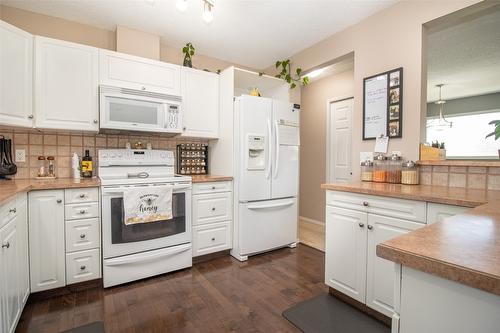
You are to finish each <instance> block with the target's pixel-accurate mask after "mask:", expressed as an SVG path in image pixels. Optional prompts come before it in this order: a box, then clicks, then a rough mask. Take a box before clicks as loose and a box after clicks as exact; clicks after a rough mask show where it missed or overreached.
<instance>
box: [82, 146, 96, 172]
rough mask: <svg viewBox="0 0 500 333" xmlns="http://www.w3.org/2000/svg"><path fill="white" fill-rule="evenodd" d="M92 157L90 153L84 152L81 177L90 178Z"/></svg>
mask: <svg viewBox="0 0 500 333" xmlns="http://www.w3.org/2000/svg"><path fill="white" fill-rule="evenodd" d="M92 167H93V165H92V156H90V152H89V151H88V150H85V156H83V157H82V177H83V178H92Z"/></svg>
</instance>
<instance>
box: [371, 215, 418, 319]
mask: <svg viewBox="0 0 500 333" xmlns="http://www.w3.org/2000/svg"><path fill="white" fill-rule="evenodd" d="M423 226H425V225H424V224H422V223H416V222H410V221H405V220H401V219H396V218H392V217H385V216H380V215H375V214H368V250H367V270H366V305H367V306H369V307H370V308H372V309H374V310H376V311H378V312H380V313H383V314H385V315H386V316H388V317H392V316H393V314H394V283H395V280H394V279H395V277H396V274H395V271H394V263H393V262H392V261H389V260H386V259H382V258H380V257H378V256H377V244H380V243H382V242H385V241H386V240H389V239H391V238H394V237H397V236H400V235H403V234H406V233H408V232H410V231H412V230H416V229H418V228H421V227H423Z"/></svg>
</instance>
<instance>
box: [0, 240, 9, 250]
mask: <svg viewBox="0 0 500 333" xmlns="http://www.w3.org/2000/svg"><path fill="white" fill-rule="evenodd" d="M9 247H10V243H9V242H7V243H3V244H2V249H3V248H6V249H8V248H9Z"/></svg>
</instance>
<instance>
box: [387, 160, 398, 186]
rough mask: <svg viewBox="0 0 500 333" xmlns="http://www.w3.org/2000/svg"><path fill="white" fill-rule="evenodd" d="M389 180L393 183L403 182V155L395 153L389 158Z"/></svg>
mask: <svg viewBox="0 0 500 333" xmlns="http://www.w3.org/2000/svg"><path fill="white" fill-rule="evenodd" d="M387 182H388V183H391V184H400V183H401V156H398V155H396V154H393V155H392V156H391V158H390V159H389V170H388V171H387Z"/></svg>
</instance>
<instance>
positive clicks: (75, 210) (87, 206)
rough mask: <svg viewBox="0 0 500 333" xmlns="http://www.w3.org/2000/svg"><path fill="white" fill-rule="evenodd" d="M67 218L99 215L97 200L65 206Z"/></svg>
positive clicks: (85, 217) (73, 218) (84, 217)
mask: <svg viewBox="0 0 500 333" xmlns="http://www.w3.org/2000/svg"><path fill="white" fill-rule="evenodd" d="M64 216H65V219H66V220H76V219H89V218H93V217H98V216H99V204H98V203H97V202H91V203H81V204H71V205H66V206H65V208H64Z"/></svg>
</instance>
